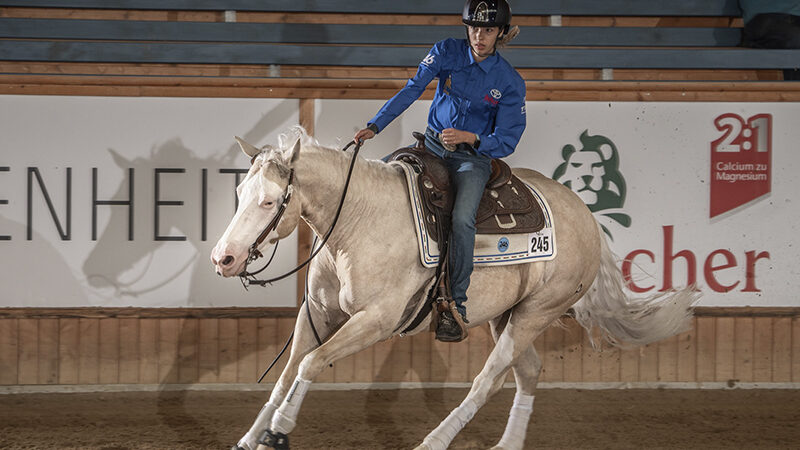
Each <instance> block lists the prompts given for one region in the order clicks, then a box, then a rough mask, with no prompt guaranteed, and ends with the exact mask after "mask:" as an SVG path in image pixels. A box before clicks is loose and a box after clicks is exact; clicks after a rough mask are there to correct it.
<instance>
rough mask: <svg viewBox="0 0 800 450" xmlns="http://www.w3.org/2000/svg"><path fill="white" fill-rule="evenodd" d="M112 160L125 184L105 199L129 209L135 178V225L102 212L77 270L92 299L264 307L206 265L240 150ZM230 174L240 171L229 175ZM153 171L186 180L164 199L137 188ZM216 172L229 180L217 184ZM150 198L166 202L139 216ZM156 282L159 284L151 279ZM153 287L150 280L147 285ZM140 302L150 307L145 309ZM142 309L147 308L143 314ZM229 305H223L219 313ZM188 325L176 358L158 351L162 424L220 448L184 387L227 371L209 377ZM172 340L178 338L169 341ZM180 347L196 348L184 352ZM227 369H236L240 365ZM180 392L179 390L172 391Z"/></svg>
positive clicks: (179, 145)
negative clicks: (233, 300) (238, 299)
mask: <svg viewBox="0 0 800 450" xmlns="http://www.w3.org/2000/svg"><path fill="white" fill-rule="evenodd" d="M295 112H296V103H295V101H293V100H284V101H283V102H281V103H279V104H278V105H277V106H276V107H274V108H272V109H271V110H270V111H268V112H266V113H265V114H264V115H263V116H262V117H261V118H260V120H258V121H257V122H256V123H255V125H254V126H253V127H252V128H251V129H250V130H249V131H247V132H246V133H243V134H242V136H243V137H244V138H245V139H247V140H249V141H251V142H258V141H260V140H262V139H264V137H266V136H267V135H268V134H270V133H272V132H274V131H275V130H277V129H279V128H280V127H282V126H283V125H282V124H283V123H284V121H285V118H286V117H289V116H291V114H293V113H295ZM232 141H233V140H232ZM109 152H110V153H111V155H112V158H113V159H114V161H115V164H116V165H117V166H118V168H119V169H120V170H121V171H122V172H121V173H122V174H123V177H122V178H123V180H122V182H121V183H120V185H119V187H118V188H117V191H116V193H115V194H113V195H111V196H108V198H113V199H124V200H129V199H130V193H129V189H130V179H129V177H130V175H132V174H133V175H134V180H135V181H136V184H135V191H134V192H135V202H134V206H135V214H133V217H132V218H131V217H129V214H130V210H129V208H128V206H127V205H115V206H111V207H108V206H103V207H101V208H99V209H100V210H101V212H103V213H104V214H106V216H104V217H106V218H107V219H108V222H107V225H105V227H104V228H103V230H102V232H101V233H100V235H99V237H98V238H97V242H96V245H95V246H94V248H93V250H92V252H91V253H90V254H89V256H88V257H87V258H86V260H85V261H84V262H83V265H82V270H83V273H84V275H85V277H86V280H87V283H88V284H89V285H90V287H91V288H92V289H94V290H95V292H96V293H99V295H100V296H101V297H105V298H106V299H107V301H108V303H110V305H109V306H131V305H136V306H142V307H147V306H152V307H180V308H183V307H185V308H193V307H197V308H213V307H215V306H217V305H215V299H229V298H230V297H231V294H232V292H233V293H235V294H236V295H242V296H244V295H247V296H251V297H250V298H251V299H247V298H246V297H244V298H245V300H246V301H248V302H256V301H258V300H252V299H255V298H263V297H261V296H263V292H259V291H257V290H251V291H250V292H248V293H244V294H242V293H241V292H237V291H234V290H235V289H237V288H238V287H239V286H238V284H236V283H231V280H224V279H222V278H221V277H217V276H215V275H214V273H213V269H212V268H211V265H210V264H209V263H208V262H207V261H208V259H207V258H208V255H210V253H211V248H212V247H213V245H214V244H215V242H216V238H217V236H218V235H219V234H221V232H222V230H224V229H225V226H227V223H228V220H229V219H230V217H231V216H232V215H233V214H234V212H235V209H236V203H237V200H236V196H235V189H234V188H235V185H236V183H235V181H234V179H238V178H239V176H236V175H235V173H236V172H239V173H243V172H246V170H245V169H241V168H242V166H243V164H242V162H243V161H244V159H243V158H242V155H241V150H240V149H239V147H238V145H237V144H235V143H232V145H231V146H230V147H228V148H227V149H224V150H222V151H220V152H217V153H216V154H215V155H213V156H200V155H198V152H195V151H193V150H192V149H190V148H188V147H187V146H186V145H184V143H183V142H182V141H181V140H180V139H179V138H175V139H172V140H169V141H166V142H163V143H161V144H159V145H157V146H156V147H154V148H153V150H152V151H151V154H150V155H149V157H137V158H133V159H126V158H125V157H124V156H123V155H120V154H119V153H117V152H115V151H114V150H109ZM230 167H236V168H237V169H229V168H230ZM156 168H166V169H168V170H173V169H175V168H180V169H183V172H178V173H175V172H173V173H166V174H163V175H162V177H161V181H160V184H161V188H160V191H161V192H160V193H156V192H155V188H154V186H153V184H154V183H150V186H140V185H143V184H146V183H141V180H142V179H145V177H146V176H150V175H152V173H153V170H154V169H156ZM130 169H133V172H130ZM222 169H224V170H225V171H226V172H225V173H224V174H222V175H221V170H222ZM140 174H141V175H140ZM215 176H216V177H217V178H218V179H222V180H224V181H221V182H220V183H219V184H218V185H215V184H213V183H208V184H207V185H205V183H206V182H207V181H208V180H209V179H211V178H212V177H215ZM241 176H242V177H243V175H241ZM178 180H179V181H178ZM190 180H191V181H190ZM201 180H203V181H201ZM227 180H230V181H227ZM201 182H202V183H203V184H204V187H206V188H207V190H206V197H205V199H204V196H203V195H201V194H200V193H198V190H197V187H198V186H199V185H200V184H201ZM228 183H230V184H228ZM146 198H150V199H153V198H159V199H160V200H161V201H164V202H167V203H164V204H163V205H161V206H160V207H159V209H158V213H156V212H155V209H156V208H150V210H149V211H148V210H146V208H141V207H138V204H139V202H141V203H146V202H145V201H144V200H141V199H146ZM172 201H181V202H183V204H182V205H174V204H169V203H168V202H172ZM204 204H205V207H207V210H206V211H207V217H203V218H201V217H200V214H199V213H200V212H201V211H203V208H204ZM148 206H150V204H148ZM223 207H224V208H228V207H230V210H229V211H228V212H226V211H220V209H221V208H223ZM186 211H191V212H192V214H186V213H185V212H186ZM194 212H198V214H194ZM157 214H158V219H156V215H157ZM129 221H131V223H132V227H133V231H132V234H133V235H134V239H133V240H128V232H127V230H128V229H129ZM158 273H164V275H163V276H157V275H154V274H158ZM154 278H155V280H153V281H149V280H152V279H154ZM252 296H257V297H252ZM143 298H146V300H142V299H143ZM143 302H147V303H152V305H143V304H142V303H143ZM228 303H229V300H228ZM226 305H227V303H226V304H223V305H222V306H226ZM238 306H241V305H238ZM190 322H191V321H187V320H180V321H177V322H176V323H177V325H176V328H177V330H176V334H177V336H176V337H177V342H176V343H172V347H171V348H170V349H169V350H170V351H169V352H168V353H170V354H171V355H172V356H171V358H167V359H165V358H164V349H163V348H162V349H160V350H159V354H158V356H159V363H158V366H159V367H158V377H157V380H158V381H157V383H158V397H157V411H158V415H159V417H160V419H161V421H162V422H163V423H165V424H166V425H167V426H169V427H170V428H171V429H172V430H173V432H175V433H176V434H177V435H178V436H179V437H180V439H181V440H182V441H183V442H186V443H196V444H197V445H198V446H200V447H204V448H205V447H218V448H222V447H225V446H226V444H225V443H223V442H220V437H219V435H218V433H217V432H218V431H219V430H215V429H212V428H211V427H208V423H201V422H200V421H199V420H198V419H199V416H198V411H197V410H196V409H194V410H193V409H191V408H190V407H189V405H188V403H187V402H188V398H187V391H188V389H187V385H192V384H196V383H199V382H200V380H203V379H207V378H210V379H218V376H219V374H220V373H221V372H222V371H223V370H225V368H226V367H227V366H226V365H225V363H223V362H222V361H220V364H217V365H216V366H215V367H214V368H208V367H203V365H202V364H200V363H199V358H200V352H201V349H200V345H199V342H198V327H197V322H196V321H194V322H192V323H190ZM170 332H172V330H170ZM171 337H173V338H174V337H175V336H174V334H172V335H171ZM158 342H159V346H161V345H163V344H162V343H163V342H164V339H162V337H161V336H159V337H158ZM185 343H193V344H194V345H182V344H185ZM176 347H177V348H176ZM240 347H241V346H240ZM238 350H239V353H238V357H239V359H241V358H243V357H246V356H247V355H249V354H251V353H252V352H255V351H256V348H255V346H251V347H247V348H239V349H238ZM229 364H236V359H234V360H233V361H230V362H229ZM187 367H192V368H196V371H194V370H190V371H189V372H188V375H187V371H186V368H187ZM181 369H183V372H182V371H181ZM195 374H196V375H195ZM253 381H255V380H253ZM176 385H178V389H175V386H176ZM227 444H228V445H229V443H227Z"/></svg>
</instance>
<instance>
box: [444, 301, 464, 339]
mask: <svg viewBox="0 0 800 450" xmlns="http://www.w3.org/2000/svg"><path fill="white" fill-rule="evenodd" d="M449 306H450V307H449V308H448V309H447V310H445V311H443V312H441V313H440V314H439V323H438V324H437V327H436V340H439V341H442V342H461V341H463V340H464V339H466V338H467V324H468V323H469V321H468V320H467V318H466V317H465V316H462V315H461V314H460V313H459V312H458V310H457V309H456V303H455V302H450V305H449Z"/></svg>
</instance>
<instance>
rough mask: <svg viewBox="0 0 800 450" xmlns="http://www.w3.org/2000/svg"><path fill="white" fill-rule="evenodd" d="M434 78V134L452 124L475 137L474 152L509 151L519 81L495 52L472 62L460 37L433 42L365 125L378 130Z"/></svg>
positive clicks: (520, 126) (521, 97)
mask: <svg viewBox="0 0 800 450" xmlns="http://www.w3.org/2000/svg"><path fill="white" fill-rule="evenodd" d="M434 78H439V85H438V87H437V88H436V95H435V96H434V98H433V104H432V105H431V109H430V112H429V113H428V127H430V128H432V129H433V130H434V131H436V132H441V131H442V130H444V129H446V128H455V129H458V130H465V131H470V132H472V133H475V134H476V135H478V137H479V138H480V141H481V142H480V145H479V146H478V149H477V151H478V153H480V154H482V155H486V156H489V157H492V158H501V157H503V156H508V155H510V154H511V153H513V152H514V149H515V148H516V147H517V144H518V143H519V139H520V138H521V137H522V132H523V131H525V82H524V81H523V80H522V77H521V76H520V75H519V73H517V71H516V70H514V68H513V67H511V64H509V63H508V62H507V61H506V60H505V59H503V58H502V57H501V56H500V55H499V54H498V53H497V52H495V53H494V54H493V55H492V56H490V57H488V58H486V59H485V60H483V61H481V62H479V63H477V62H475V59H474V58H473V56H472V52H471V51H470V48H469V44H468V43H467V40H466V39H445V40H443V41H440V42H437V43H436V44H435V45H434V46H433V48H432V49H431V51H430V53H428V55H427V56H426V57H425V58H424V59H423V60H422V62H421V63H420V65H419V68H418V69H417V73H416V75H414V77H413V78H411V79H410V80H408V83H406V85H405V87H403V89H401V90H400V92H398V93H397V94H395V96H394V97H392V98H391V99H390V100H389V101H388V102H386V104H385V105H383V108H381V110H380V111H378V114H376V115H375V117H373V118H372V119H371V120H370V121H369V122H368V123H370V124H374V125H375V126H377V127H378V130H379V131H380V130H383V129H384V128H386V126H387V125H389V123H390V122H391V121H392V120H394V118H395V117H397V116H399V115H400V114H401V113H402V112H403V111H405V110H406V108H408V107H409V106H410V105H411V104H412V103H414V101H416V100H417V99H418V98H419V97H420V96H421V95H422V93H423V92H424V91H425V87H426V86H427V85H428V84H429V83H430V82H431V81H432V80H433V79H434Z"/></svg>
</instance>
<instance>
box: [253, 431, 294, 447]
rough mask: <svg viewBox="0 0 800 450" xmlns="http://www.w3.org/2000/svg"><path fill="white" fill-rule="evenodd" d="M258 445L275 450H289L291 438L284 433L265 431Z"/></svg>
mask: <svg viewBox="0 0 800 450" xmlns="http://www.w3.org/2000/svg"><path fill="white" fill-rule="evenodd" d="M258 443H259V444H261V445H263V446H265V447H267V448H274V449H275V450H289V436H287V435H286V434H284V433H273V432H272V431H270V430H264V432H263V433H262V434H261V437H260V438H258Z"/></svg>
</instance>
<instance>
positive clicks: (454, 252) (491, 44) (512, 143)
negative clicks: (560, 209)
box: [355, 0, 525, 341]
mask: <svg viewBox="0 0 800 450" xmlns="http://www.w3.org/2000/svg"><path fill="white" fill-rule="evenodd" d="M462 21H463V22H464V24H465V25H466V32H467V39H452V38H451V39H445V40H443V41H440V42H437V43H436V44H435V45H434V46H433V48H432V49H431V51H430V52H429V53H428V55H427V56H426V57H425V58H424V59H423V60H422V62H421V63H420V65H419V68H418V69H417V73H416V75H414V77H413V78H411V79H410V80H408V83H406V86H405V87H404V88H403V89H401V90H400V92H398V93H397V94H396V95H395V96H394V97H392V98H391V99H390V100H389V101H388V102H386V104H385V105H383V107H382V108H381V109H380V111H378V114H376V115H375V117H373V118H372V119H370V121H369V122H367V127H366V128H364V129H362V130H359V131H358V132H357V133H356V134H355V141H356V142H360V141H363V140H365V139H371V138H373V137H374V136H375V135H376V134H377V133H379V132H380V131H381V130H383V129H384V128H386V126H387V125H389V123H390V122H391V121H392V120H393V119H394V118H395V117H397V116H399V115H400V114H401V113H402V112H403V111H405V110H406V108H408V107H409V106H410V105H411V104H412V103H413V102H414V101H416V100H417V99H418V98H419V97H420V96H421V95H422V93H423V91H424V90H425V87H426V86H427V85H428V84H429V83H430V82H431V81H432V80H433V79H434V78H438V79H439V83H438V86H437V88H436V95H435V96H434V99H433V104H432V105H431V108H430V111H429V113H428V128H427V130H426V131H425V147H426V148H427V149H428V151H430V152H431V153H433V154H435V155H436V156H438V157H439V158H441V159H442V160H443V162H444V163H445V165H446V166H447V168H448V170H449V172H450V177H451V180H452V184H453V189H454V194H455V202H454V206H453V212H452V226H451V234H450V240H449V242H450V244H449V265H450V292H451V294H452V296H453V300H454V302H455V305H456V309H457V311H458V312H459V313H460V315H461V318H460V319H462V320H463V322H464V323H468V321H467V310H466V306H465V305H464V303H465V302H466V301H467V287H468V286H469V278H470V275H471V274H472V268H473V264H472V257H473V252H474V246H475V215H476V213H477V210H478V204H479V203H480V199H481V195H482V194H483V190H484V186H485V185H486V183H487V181H488V179H489V176H490V174H491V159H492V158H501V157H503V156H507V155H509V154H511V153H512V152H513V151H514V149H515V148H516V146H517V143H518V142H519V139H520V137H521V136H522V132H523V131H524V130H525V82H524V81H523V80H522V77H521V76H520V75H519V73H517V71H516V70H515V69H514V68H513V67H512V66H511V65H510V64H509V63H508V62H507V61H506V60H505V59H504V58H503V57H502V56H500V54H499V53H498V52H497V51H496V48H497V46H498V45H501V46H502V45H504V44H506V43H508V42H509V41H510V40H511V39H513V37H514V36H515V35H516V32H517V31H518V30H517V29H516V27H515V29H514V30H512V31H511V33H509V24H510V22H511V8H510V7H509V5H508V3H507V1H506V0H467V1H466V3H465V4H464V9H463V13H462ZM465 336H466V327H462V326H461V324H459V323H458V319H456V318H455V317H453V316H452V315H451V314H450V312H449V311H446V312H444V313H442V314H441V315H440V323H439V329H438V330H437V339H440V340H446V341H459V340H461V339H463V338H464V337H465Z"/></svg>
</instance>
